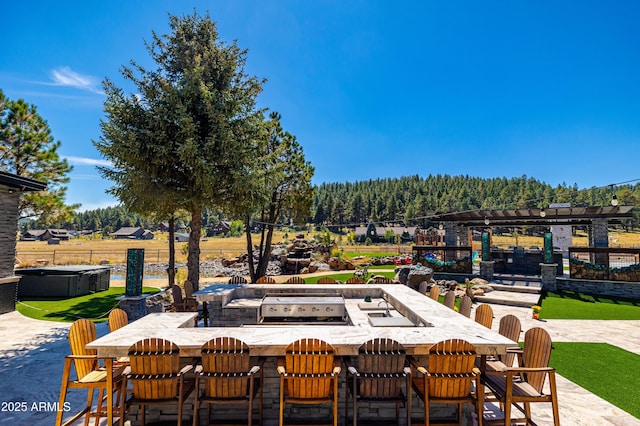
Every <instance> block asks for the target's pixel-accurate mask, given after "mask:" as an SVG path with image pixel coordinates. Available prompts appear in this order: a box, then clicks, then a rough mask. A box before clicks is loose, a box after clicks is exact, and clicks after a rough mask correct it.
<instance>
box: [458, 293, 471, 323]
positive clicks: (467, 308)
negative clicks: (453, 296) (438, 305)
mask: <svg viewBox="0 0 640 426" xmlns="http://www.w3.org/2000/svg"><path fill="white" fill-rule="evenodd" d="M471 304H472V302H471V298H470V297H469V296H462V299H460V310H459V312H460V314H462V315H464V316H465V317H467V318H470V317H471Z"/></svg>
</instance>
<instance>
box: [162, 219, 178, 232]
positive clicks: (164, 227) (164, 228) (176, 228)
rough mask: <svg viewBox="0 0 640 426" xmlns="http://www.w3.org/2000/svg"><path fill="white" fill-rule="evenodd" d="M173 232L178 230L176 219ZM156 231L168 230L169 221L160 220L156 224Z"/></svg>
mask: <svg viewBox="0 0 640 426" xmlns="http://www.w3.org/2000/svg"><path fill="white" fill-rule="evenodd" d="M173 230H174V232H175V231H177V230H178V221H176V222H174V224H173ZM158 231H160V232H169V222H160V224H159V225H158Z"/></svg>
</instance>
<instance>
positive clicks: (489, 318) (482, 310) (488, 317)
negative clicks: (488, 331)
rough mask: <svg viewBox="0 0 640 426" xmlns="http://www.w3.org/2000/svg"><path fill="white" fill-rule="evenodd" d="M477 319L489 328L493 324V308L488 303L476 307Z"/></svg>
mask: <svg viewBox="0 0 640 426" xmlns="http://www.w3.org/2000/svg"><path fill="white" fill-rule="evenodd" d="M475 321H476V322H477V323H478V324H482V325H484V326H485V327H487V328H491V325H492V324H493V309H491V306H489V305H487V304H482V305H480V306H478V307H477V308H476V313H475Z"/></svg>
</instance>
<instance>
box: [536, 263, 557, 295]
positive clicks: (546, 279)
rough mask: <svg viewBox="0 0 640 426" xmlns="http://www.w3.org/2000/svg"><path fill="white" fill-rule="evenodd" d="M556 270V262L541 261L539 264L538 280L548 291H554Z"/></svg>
mask: <svg viewBox="0 0 640 426" xmlns="http://www.w3.org/2000/svg"><path fill="white" fill-rule="evenodd" d="M557 270H558V264H557V263H541V264H540V281H541V282H542V288H543V289H544V290H548V291H556V289H557V283H556V272H557Z"/></svg>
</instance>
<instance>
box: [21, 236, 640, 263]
mask: <svg viewBox="0 0 640 426" xmlns="http://www.w3.org/2000/svg"><path fill="white" fill-rule="evenodd" d="M291 236H292V235H291V234H289V235H286V234H284V233H283V232H276V233H275V235H274V239H273V241H274V242H275V243H279V242H282V241H284V240H285V238H286V237H291ZM308 236H309V237H310V236H311V235H309V234H308ZM492 239H493V240H492V241H493V244H494V245H497V246H499V247H509V246H515V245H520V246H523V247H530V246H538V247H542V246H543V242H542V237H528V236H521V235H519V236H518V235H516V236H506V235H505V236H500V235H494V236H493V237H492ZM258 242H259V240H258V239H257V236H254V241H253V243H254V244H256V243H258ZM609 244H610V246H611V247H640V233H638V232H635V233H621V232H610V234H609ZM573 245H574V246H582V247H585V246H587V245H588V239H587V236H586V234H585V235H579V236H577V237H574V238H573ZM129 248H143V249H145V261H146V262H166V261H167V260H168V256H169V244H168V242H167V236H166V234H164V235H162V234H160V235H157V236H156V239H154V240H148V241H143V240H91V239H74V240H70V241H61V242H60V244H56V245H50V244H47V242H46V241H19V242H18V244H17V263H18V264H19V265H20V266H23V267H28V266H36V265H40V266H41V265H47V264H49V265H72V264H100V263H106V264H109V263H124V262H125V261H126V256H127V249H129ZM344 249H345V251H350V252H353V251H359V252H399V251H401V252H404V253H410V252H411V248H410V246H408V245H405V246H396V245H390V246H389V245H388V246H379V245H376V246H362V245H357V246H344ZM473 249H474V250H479V249H480V242H479V241H474V242H473ZM200 250H201V255H200V258H201V259H203V260H213V259H221V258H225V257H233V256H237V255H239V254H241V253H246V251H247V250H246V240H245V237H244V236H242V237H228V238H221V237H215V238H208V239H205V240H203V241H202V242H201V245H200ZM186 258H187V253H186V243H178V242H176V261H178V262H183V261H186Z"/></svg>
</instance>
